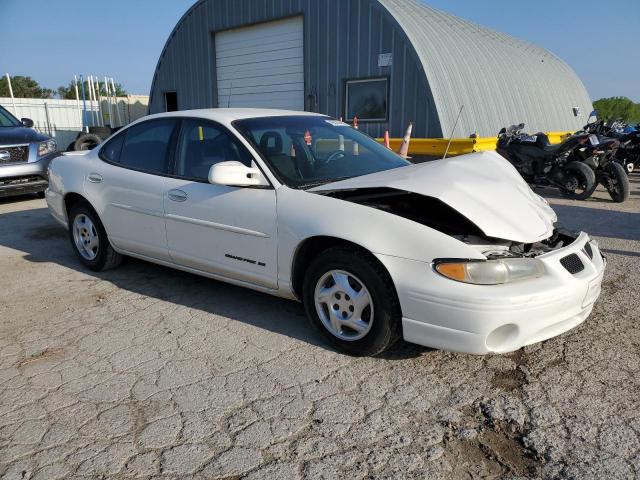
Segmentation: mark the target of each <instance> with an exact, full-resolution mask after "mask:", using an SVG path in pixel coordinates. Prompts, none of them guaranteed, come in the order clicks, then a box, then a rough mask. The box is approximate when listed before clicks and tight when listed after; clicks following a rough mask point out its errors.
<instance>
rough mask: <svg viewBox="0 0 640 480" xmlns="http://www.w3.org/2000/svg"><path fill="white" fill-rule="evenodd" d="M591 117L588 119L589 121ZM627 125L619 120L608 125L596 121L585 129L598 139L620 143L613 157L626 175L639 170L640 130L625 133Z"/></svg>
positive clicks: (602, 121) (601, 121)
mask: <svg viewBox="0 0 640 480" xmlns="http://www.w3.org/2000/svg"><path fill="white" fill-rule="evenodd" d="M590 119H591V117H589V120H590ZM626 127H627V125H626V124H625V123H624V122H622V121H621V120H616V121H614V122H611V123H608V122H605V121H604V120H598V121H596V122H593V123H589V124H588V125H587V126H586V127H585V130H587V128H588V129H589V131H590V132H592V133H596V134H597V135H598V136H599V137H607V138H615V139H616V140H618V141H619V142H620V146H619V148H618V151H617V152H616V155H615V160H616V161H617V162H618V163H620V164H621V165H622V166H623V167H624V169H625V170H626V171H627V173H632V172H633V171H634V170H635V169H636V168H640V130H639V129H638V128H635V129H632V130H631V131H626Z"/></svg>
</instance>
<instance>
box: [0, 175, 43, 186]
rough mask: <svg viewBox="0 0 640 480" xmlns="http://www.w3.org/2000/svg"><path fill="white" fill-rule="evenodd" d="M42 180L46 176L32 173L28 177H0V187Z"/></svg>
mask: <svg viewBox="0 0 640 480" xmlns="http://www.w3.org/2000/svg"><path fill="white" fill-rule="evenodd" d="M41 180H44V178H42V177H39V176H37V175H32V176H28V177H9V178H0V187H5V186H15V185H23V184H25V183H32V182H39V181H41Z"/></svg>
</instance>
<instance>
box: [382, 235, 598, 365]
mask: <svg viewBox="0 0 640 480" xmlns="http://www.w3.org/2000/svg"><path fill="white" fill-rule="evenodd" d="M587 243H589V244H590V246H591V251H592V258H590V257H589V254H588V253H587V250H586V249H585V245H586V244H587ZM569 255H577V257H578V258H579V259H580V262H581V263H582V265H583V267H584V268H583V269H582V270H581V271H580V272H577V273H574V274H572V273H570V272H569V271H568V270H567V269H566V268H565V267H564V266H563V265H562V264H561V263H560V260H561V259H563V258H565V257H567V256H569ZM379 258H380V260H381V261H382V262H383V263H384V264H385V265H386V266H387V268H388V269H389V272H390V273H391V276H392V278H393V280H394V282H395V284H396V289H397V292H398V297H399V299H400V304H401V307H402V313H403V319H402V328H403V336H404V339H405V340H406V341H408V342H412V343H417V344H420V345H425V346H428V347H433V348H439V349H444V350H451V351H456V352H464V353H473V354H487V353H506V352H511V351H514V350H518V349H519V348H521V347H523V346H525V345H530V344H532V343H536V342H540V341H542V340H546V339H549V338H551V337H554V336H557V335H560V334H561V333H564V332H566V331H567V330H570V329H571V328H573V327H575V326H577V325H579V324H580V323H582V322H583V321H584V320H585V319H586V318H587V317H588V316H589V314H590V313H591V310H592V309H593V305H594V303H595V301H596V299H597V298H598V296H599V295H600V286H601V283H602V277H603V274H604V269H605V263H606V262H605V259H604V257H602V255H601V254H600V250H599V248H598V247H597V244H596V243H595V242H593V241H591V240H590V239H589V237H588V236H587V235H586V234H585V233H581V234H580V236H579V237H578V238H577V239H576V240H575V241H574V242H573V243H572V244H571V245H568V246H566V247H563V248H560V249H558V250H554V251H553V252H549V253H547V254H544V255H541V256H539V257H537V258H538V259H539V260H541V261H542V262H543V263H544V266H545V274H544V275H543V276H542V277H540V278H537V279H533V280H525V281H520V282H514V283H511V284H505V285H469V284H465V283H460V282H454V281H452V280H449V279H447V278H444V277H442V276H441V275H439V274H437V273H436V272H434V271H433V269H432V268H431V266H430V265H427V264H425V263H422V262H415V261H410V260H405V259H398V258H394V257H385V256H379Z"/></svg>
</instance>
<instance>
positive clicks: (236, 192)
mask: <svg viewBox="0 0 640 480" xmlns="http://www.w3.org/2000/svg"><path fill="white" fill-rule="evenodd" d="M224 161H239V162H242V163H244V164H245V165H247V166H251V164H252V158H251V155H250V153H249V152H248V151H247V149H246V148H245V147H244V146H243V145H242V144H241V143H240V142H239V141H238V139H237V138H235V137H234V135H233V134H232V133H231V132H230V131H229V130H227V129H226V128H225V127H223V126H221V125H218V124H216V123H213V122H211V121H208V120H201V119H196V118H188V119H183V120H182V126H181V129H180V134H179V136H178V141H177V146H176V151H175V164H174V171H173V178H167V179H166V187H167V188H166V192H165V196H164V208H165V220H166V228H167V243H168V245H169V254H170V256H171V259H172V260H173V262H175V263H177V264H179V265H183V266H186V267H190V268H194V269H197V270H201V271H205V272H208V273H213V274H216V275H221V276H223V277H226V278H230V279H235V280H240V281H244V282H249V283H252V284H255V285H260V286H264V287H268V288H276V287H277V229H276V193H275V190H274V189H273V188H272V187H260V188H256V187H229V186H224V185H213V184H211V183H209V181H208V174H209V169H210V168H211V166H212V165H214V164H215V163H219V162H224Z"/></svg>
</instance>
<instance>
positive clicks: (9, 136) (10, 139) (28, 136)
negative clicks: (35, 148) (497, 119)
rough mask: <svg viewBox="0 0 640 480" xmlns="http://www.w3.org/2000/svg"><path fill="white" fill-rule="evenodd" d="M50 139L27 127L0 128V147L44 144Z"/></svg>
mask: <svg viewBox="0 0 640 480" xmlns="http://www.w3.org/2000/svg"><path fill="white" fill-rule="evenodd" d="M48 139H49V137H47V136H46V135H42V134H41V133H38V132H36V131H35V130H33V129H32V128H27V127H0V146H3V145H16V144H21V143H31V142H44V141H45V140H48Z"/></svg>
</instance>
